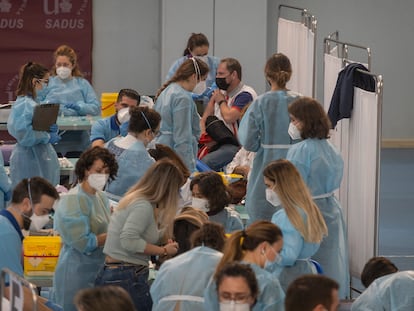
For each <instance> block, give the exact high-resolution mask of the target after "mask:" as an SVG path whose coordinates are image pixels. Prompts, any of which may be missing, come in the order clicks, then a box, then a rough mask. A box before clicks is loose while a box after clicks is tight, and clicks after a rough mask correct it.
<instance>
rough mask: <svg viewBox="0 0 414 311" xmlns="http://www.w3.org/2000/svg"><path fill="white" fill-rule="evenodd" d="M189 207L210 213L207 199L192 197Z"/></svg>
mask: <svg viewBox="0 0 414 311" xmlns="http://www.w3.org/2000/svg"><path fill="white" fill-rule="evenodd" d="M191 206H192V207H194V208H198V209H200V210H202V211H203V212H206V213H207V212H208V211H210V208H209V207H208V201H207V199H203V198H195V197H193V198H192V199H191Z"/></svg>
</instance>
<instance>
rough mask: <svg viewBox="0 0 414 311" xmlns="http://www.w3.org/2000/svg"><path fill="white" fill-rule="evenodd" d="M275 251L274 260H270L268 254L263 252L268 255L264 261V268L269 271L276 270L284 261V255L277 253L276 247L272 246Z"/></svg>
mask: <svg viewBox="0 0 414 311" xmlns="http://www.w3.org/2000/svg"><path fill="white" fill-rule="evenodd" d="M271 249H272V251H273V253H274V254H275V259H274V260H273V261H270V260H269V259H268V258H267V256H266V254H265V253H263V255H264V256H266V259H265V263H264V269H265V270H267V271H269V272H274V271H275V270H276V269H277V266H278V265H280V263H281V262H282V256H280V254H278V253H276V251H275V249H274V248H273V247H271Z"/></svg>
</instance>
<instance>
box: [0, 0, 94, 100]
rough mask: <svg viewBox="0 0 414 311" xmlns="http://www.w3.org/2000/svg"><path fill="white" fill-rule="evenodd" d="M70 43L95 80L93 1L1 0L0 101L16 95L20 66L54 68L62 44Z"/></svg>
mask: <svg viewBox="0 0 414 311" xmlns="http://www.w3.org/2000/svg"><path fill="white" fill-rule="evenodd" d="M62 44H67V45H69V46H71V47H72V48H73V49H74V50H75V51H76V54H77V56H78V64H79V67H80V69H81V70H82V72H83V73H84V75H85V78H87V79H88V80H89V81H91V79H92V0H34V1H33V0H0V60H1V70H0V104H1V103H7V102H8V101H9V100H14V99H15V98H16V95H15V91H16V87H17V82H18V78H19V77H18V74H19V70H20V67H21V66H22V65H23V64H25V63H27V62H28V61H33V62H38V63H41V64H43V65H45V66H46V67H48V68H51V67H52V65H53V62H54V60H53V52H54V51H55V50H56V48H57V47H58V46H59V45H62Z"/></svg>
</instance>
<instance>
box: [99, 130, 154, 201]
mask: <svg viewBox="0 0 414 311" xmlns="http://www.w3.org/2000/svg"><path fill="white" fill-rule="evenodd" d="M118 139H120V138H118V137H117V138H114V139H112V140H111V141H109V143H108V146H107V148H108V150H109V151H110V152H112V153H113V154H114V155H115V158H116V161H117V162H118V174H117V177H116V179H115V180H112V181H111V182H110V183H109V184H108V186H107V187H106V191H108V192H109V193H112V194H115V195H117V196H120V197H122V196H123V195H124V194H125V192H127V191H128V189H129V188H130V187H131V186H133V185H134V184H135V183H136V182H137V181H138V180H139V179H140V178H141V177H142V176H143V175H144V174H145V172H146V171H147V170H148V168H149V167H150V166H151V165H152V164H153V163H154V162H155V160H154V159H153V158H152V157H151V156H150V155H149V153H148V151H147V149H145V146H144V144H143V143H142V141H140V140H137V141H136V142H135V143H134V144H133V145H132V146H131V147H130V148H128V149H123V148H120V147H118V146H116V145H115V141H116V140H118ZM121 139H122V137H121Z"/></svg>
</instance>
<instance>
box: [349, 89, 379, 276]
mask: <svg viewBox="0 0 414 311" xmlns="http://www.w3.org/2000/svg"><path fill="white" fill-rule="evenodd" d="M378 114H379V106H378V95H377V94H376V93H372V92H367V91H364V90H361V89H359V88H354V108H353V110H352V115H351V119H350V121H349V141H350V145H349V168H348V170H349V176H348V241H349V253H350V269H351V274H352V275H353V276H356V277H359V276H360V273H361V271H362V269H363V267H364V265H365V263H366V262H367V261H368V259H370V258H371V257H373V256H375V255H376V239H377V234H378V233H377V228H376V220H377V202H376V200H377V193H376V191H377V178H378V176H377V152H378V149H377V148H378V138H379V137H378Z"/></svg>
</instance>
